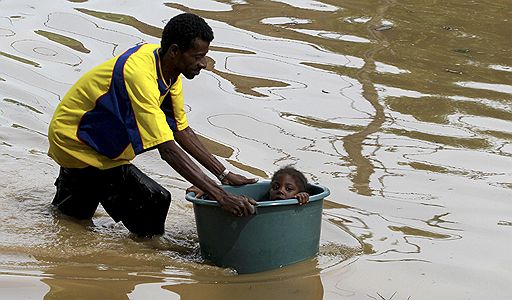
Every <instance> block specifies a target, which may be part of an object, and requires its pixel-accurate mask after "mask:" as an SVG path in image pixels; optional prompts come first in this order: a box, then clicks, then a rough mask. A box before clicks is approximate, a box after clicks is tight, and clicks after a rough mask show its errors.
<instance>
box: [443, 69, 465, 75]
mask: <svg viewBox="0 0 512 300" xmlns="http://www.w3.org/2000/svg"><path fill="white" fill-rule="evenodd" d="M444 70H445V71H446V72H448V73H453V74H459V75H462V71H459V70H452V69H444Z"/></svg>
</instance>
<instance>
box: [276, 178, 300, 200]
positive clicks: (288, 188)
mask: <svg viewBox="0 0 512 300" xmlns="http://www.w3.org/2000/svg"><path fill="white" fill-rule="evenodd" d="M298 193H300V189H299V185H298V184H297V182H296V181H295V179H294V178H293V177H292V176H290V175H288V174H282V175H278V176H277V177H276V178H274V180H273V181H272V182H271V183H270V191H269V194H270V200H284V199H291V198H295V195H297V194H298Z"/></svg>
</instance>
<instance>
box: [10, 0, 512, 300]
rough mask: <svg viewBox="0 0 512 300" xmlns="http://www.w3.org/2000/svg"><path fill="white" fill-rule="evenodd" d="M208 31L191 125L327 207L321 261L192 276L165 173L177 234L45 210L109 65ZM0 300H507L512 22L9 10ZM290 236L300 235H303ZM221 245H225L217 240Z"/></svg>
mask: <svg viewBox="0 0 512 300" xmlns="http://www.w3.org/2000/svg"><path fill="white" fill-rule="evenodd" d="M183 11H186V12H194V13H197V14H199V15H201V16H203V17H204V18H206V19H207V21H208V22H209V24H210V25H211V26H212V28H213V30H214V33H215V39H214V41H213V43H212V45H211V47H210V52H209V53H208V64H209V66H208V68H207V70H205V71H203V72H202V73H201V75H200V76H198V77H197V78H196V79H194V80H192V81H187V80H185V81H184V89H185V98H186V105H187V109H188V115H187V116H188V119H189V123H190V124H191V126H192V127H193V128H194V130H195V131H196V132H197V133H198V134H199V135H200V136H201V139H202V140H203V141H204V142H205V144H206V145H207V146H208V148H209V149H211V151H212V152H213V153H214V154H215V155H216V156H217V157H218V158H219V159H220V160H221V161H223V162H224V163H225V164H226V165H227V166H229V168H230V169H231V170H233V171H237V172H239V173H242V174H245V175H247V176H255V177H258V178H261V179H265V178H268V177H269V176H271V174H272V173H273V172H274V171H275V170H277V169H278V168H279V167H281V166H284V165H288V164H293V165H295V166H296V167H297V168H298V169H300V170H302V171H303V172H304V173H305V174H306V175H307V177H308V180H310V181H311V182H316V183H319V184H321V185H324V186H327V187H329V189H330V190H331V195H330V196H329V197H328V198H327V199H326V201H325V205H324V212H323V217H322V235H321V242H320V253H319V254H318V256H316V257H315V258H312V259H309V260H307V261H304V262H301V263H298V264H295V265H292V266H288V267H284V268H282V269H278V270H272V271H268V272H263V273H257V274H249V275H237V274H236V272H234V271H233V270H230V269H222V268H218V267H215V266H212V265H211V264H209V263H208V262H206V261H204V260H203V259H202V258H201V256H200V251H199V242H198V238H197V233H196V228H195V221H194V215H193V212H192V206H191V204H190V203H188V202H187V201H186V200H185V199H184V190H185V189H186V188H187V187H188V186H189V184H188V183H187V182H186V181H184V180H183V178H181V177H180V176H179V175H178V174H177V173H176V172H174V171H173V170H171V169H170V168H169V167H168V166H166V165H165V164H164V163H163V162H162V161H161V159H160V158H159V156H158V153H155V152H154V151H153V152H148V153H145V154H143V155H141V156H139V157H137V159H136V160H135V161H134V163H135V164H136V165H137V166H139V167H140V168H141V169H142V170H143V171H144V172H146V173H147V174H148V175H150V176H151V177H152V178H154V179H155V180H157V181H158V182H159V183H161V184H162V185H164V186H165V187H166V188H168V189H169V190H170V191H171V193H172V194H173V203H172V205H171V209H170V211H169V215H168V218H167V223H166V233H165V234H164V235H163V236H161V237H157V238H153V239H150V240H139V239H137V238H135V237H133V236H131V235H130V234H129V232H128V231H127V230H126V229H125V228H124V227H123V225H122V224H116V223H114V222H113V221H112V219H110V217H109V216H108V215H107V214H106V213H105V211H104V210H103V209H101V208H100V209H99V210H98V212H97V213H96V215H95V216H94V218H93V220H92V222H86V223H76V222H75V221H72V220H69V219H67V218H66V217H63V216H60V215H59V214H58V212H55V211H54V210H53V209H52V207H51V205H50V202H51V199H52V197H53V194H54V186H53V182H54V180H55V177H56V175H57V173H58V166H57V165H56V164H55V163H54V162H53V161H52V160H51V159H50V158H49V157H48V156H47V155H46V151H47V147H48V142H47V139H46V132H47V128H48V123H49V121H50V119H51V116H52V113H53V111H54V109H55V107H56V105H57V104H58V102H59V101H60V99H61V98H62V96H63V95H64V93H65V92H66V91H67V90H68V89H69V87H70V86H71V85H72V84H73V83H74V82H75V81H76V80H77V79H78V78H79V77H80V76H81V75H83V74H84V73H85V72H87V71H88V70H89V69H90V68H92V67H93V66H95V65H97V64H99V63H101V62H102V61H104V60H106V59H109V58H111V57H112V56H113V55H117V54H119V53H121V52H123V51H124V50H125V49H127V48H129V47H131V46H133V45H136V44H139V43H145V42H148V43H158V42H159V37H160V34H161V28H162V27H163V26H164V25H165V23H166V22H167V21H168V20H169V19H170V18H171V17H172V16H174V15H176V14H178V13H180V12H183ZM0 12H1V13H0V165H1V169H0V171H1V173H0V175H1V177H2V180H1V181H0V191H1V193H0V224H1V225H0V228H1V230H0V238H1V241H2V243H1V245H0V299H153V300H158V299H279V300H285V299H308V300H309V299H345V298H347V299H348V298H350V299H508V298H510V295H511V294H512V287H511V285H510V282H511V281H512V269H511V268H510V266H511V265H512V258H511V257H510V253H512V242H511V241H512V203H511V201H512V160H511V158H512V50H511V49H512V39H511V38H510V37H511V36H512V29H511V28H512V26H511V25H512V24H511V22H512V5H511V4H510V1H508V0H497V1H486V0H484V1H462V0H455V1H434V0H432V1H419V0H409V1H394V0H387V1H386V0H383V1H377V0H375V1H374V0H371V1H335V0H325V1H306V0H280V1H277V0H276V1H260V0H259V1H253V0H245V1H239V0H236V1H235V0H218V1H213V0H205V1H197V0H181V1H161V2H160V1H122V2H119V1H67V2H60V3H59V4H56V3H53V2H52V1H34V0H22V1H12V0H9V1H6V0H4V1H0ZM291 230H293V229H291ZM219 238H221V237H219Z"/></svg>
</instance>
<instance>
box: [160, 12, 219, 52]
mask: <svg viewBox="0 0 512 300" xmlns="http://www.w3.org/2000/svg"><path fill="white" fill-rule="evenodd" d="M195 38H200V39H202V40H204V41H206V42H211V41H212V40H213V31H212V28H211V27H210V26H209V25H208V24H207V23H206V21H205V20H204V19H203V18H201V17H199V16H198V15H195V14H191V13H183V14H179V15H177V16H175V17H173V18H172V19H170V20H169V22H168V23H167V25H165V27H164V31H163V33H162V41H161V43H160V44H161V48H162V53H164V54H165V53H166V52H167V49H169V47H170V46H171V45H172V44H176V45H178V46H179V47H180V50H181V51H186V50H188V49H189V48H190V47H192V41H193V40H194V39H195Z"/></svg>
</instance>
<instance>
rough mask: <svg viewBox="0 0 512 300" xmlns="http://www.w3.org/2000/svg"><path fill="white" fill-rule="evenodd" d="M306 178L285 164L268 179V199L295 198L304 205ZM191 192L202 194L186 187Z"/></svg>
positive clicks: (195, 189) (306, 199)
mask: <svg viewBox="0 0 512 300" xmlns="http://www.w3.org/2000/svg"><path fill="white" fill-rule="evenodd" d="M307 186H308V180H307V179H306V177H305V176H304V174H302V173H301V172H300V171H298V170H297V169H295V168H294V167H292V166H286V167H283V168H281V169H279V170H278V171H277V172H275V173H274V175H273V176H272V179H271V180H270V188H269V190H268V200H262V201H275V200H285V199H293V198H296V199H297V200H298V201H299V205H304V204H306V203H307V202H308V201H309V194H308V192H307ZM190 192H193V193H195V194H196V197H197V198H199V197H201V196H203V195H204V193H203V191H201V190H200V189H198V188H197V187H195V186H191V187H189V188H188V189H187V193H190Z"/></svg>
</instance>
